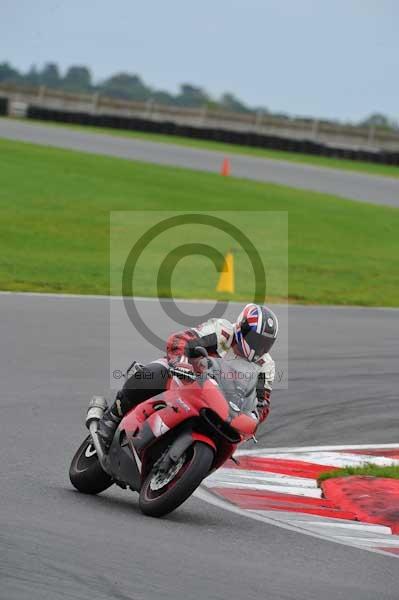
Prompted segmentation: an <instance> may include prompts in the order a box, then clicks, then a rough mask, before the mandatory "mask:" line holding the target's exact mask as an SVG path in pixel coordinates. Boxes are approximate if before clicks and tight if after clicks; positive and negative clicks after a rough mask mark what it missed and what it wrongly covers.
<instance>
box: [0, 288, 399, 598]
mask: <svg viewBox="0 0 399 600" xmlns="http://www.w3.org/2000/svg"><path fill="white" fill-rule="evenodd" d="M108 304H109V301H108V300H107V299H104V298H90V297H87V298H79V297H71V298H65V297H58V298H55V297H51V296H34V295H32V296H31V295H22V294H0V318H1V335H0V353H1V354H0V356H1V361H0V378H1V379H0V380H1V382H2V386H1V398H0V411H1V412H0V415H1V419H0V444H1V445H0V448H1V463H0V465H1V466H0V470H1V486H0V548H1V550H0V553H1V556H0V598H1V600H28V599H29V600H61V599H63V600H65V599H74V600H75V599H76V600H78V599H79V600H86V599H87V600H93V599H96V600H114V599H115V600H125V599H126V600H127V599H130V600H158V599H170V600H172V599H173V600H183V599H184V600H194V599H195V600H203V599H204V600H205V599H210V600H226V599H232V600H242V599H246V600H253V599H257V600H258V599H267V600H313V599H314V600H316V599H317V600H330V599H331V600H337V599H342V600H357V599H358V600H376V598H378V599H381V600H388V599H389V600H397V598H398V587H399V575H398V569H397V562H396V560H397V559H395V558H391V557H385V556H380V555H377V554H372V553H369V552H367V551H362V550H358V549H355V548H350V547H346V546H341V545H339V544H335V543H331V542H327V541H322V540H319V539H315V538H312V537H308V536H303V535H302V534H300V533H295V532H292V531H287V530H283V529H280V528H278V527H274V526H271V525H267V524H260V523H257V522H255V521H252V520H250V519H247V518H245V517H242V516H240V515H235V514H232V513H230V512H225V511H224V510H222V509H219V508H215V507H213V506H211V505H209V504H207V503H205V502H202V501H200V500H198V499H196V498H193V499H190V500H189V501H188V502H187V503H186V504H185V505H184V506H183V507H181V508H180V509H179V510H178V511H176V513H174V514H172V515H171V516H170V517H168V518H165V519H163V520H153V519H151V518H145V517H144V516H142V515H141V514H140V513H139V512H138V508H137V496H136V495H135V494H133V493H129V492H123V491H121V490H117V489H112V488H111V489H110V490H108V491H107V492H105V493H104V494H102V495H100V496H98V497H88V496H84V495H81V494H79V493H78V492H75V491H74V490H73V489H72V488H71V485H70V483H69V480H68V467H69V462H70V459H71V457H72V454H73V452H74V450H75V449H76V447H77V445H78V444H79V443H80V441H81V439H82V437H83V436H84V435H85V430H84V427H83V420H84V415H85V408H86V404H87V401H88V399H89V397H90V395H91V394H92V393H103V392H107V391H108V389H109V381H108V370H109V333H108V314H109V309H108ZM186 304H187V311H188V310H190V311H193V312H195V313H196V314H200V313H201V312H205V309H204V304H199V305H196V304H195V303H185V305H186ZM185 305H184V306H185ZM139 308H140V311H141V313H142V315H143V317H144V318H147V319H149V320H150V322H151V323H153V324H154V326H155V327H156V329H157V331H158V332H159V333H160V334H161V335H166V334H167V333H168V331H170V329H171V328H172V324H171V323H170V321H168V320H167V319H166V318H164V315H163V313H162V312H161V309H160V307H159V306H158V304H157V302H155V301H147V300H141V301H140V302H139ZM278 310H279V307H277V308H276V311H277V312H278ZM236 311H237V307H234V306H232V307H230V313H229V315H228V316H230V315H231V316H232V315H233V314H234V313H235V312H236ZM398 316H399V313H398V311H395V310H389V309H387V310H378V309H377V310H376V309H351V308H327V307H325V308H316V307H308V308H303V307H295V306H293V307H290V309H289V348H290V355H289V370H290V375H289V389H288V390H284V389H276V390H275V393H274V400H273V402H274V410H273V413H272V416H271V418H270V420H269V422H268V424H267V427H265V429H264V433H263V434H262V435H261V436H260V439H261V443H262V444H263V445H265V446H288V445H290V446H293V445H298V446H300V445H318V444H333V443H337V444H338V443H339V444H344V443H349V442H350V443H390V442H397V441H398V438H397V435H398V428H397V403H398V389H399V373H398V354H399V336H398V333H399V331H398ZM285 326H286V324H285ZM121 345H122V350H123V352H124V353H125V354H126V362H127V361H128V360H129V358H130V357H136V358H141V359H142V360H143V361H148V360H151V359H152V358H154V357H155V355H154V351H153V350H152V349H151V348H150V347H149V346H148V345H146V344H145V343H144V344H143V343H142V342H141V340H138V339H134V338H132V339H130V338H128V337H126V338H124V339H121ZM279 352H280V350H279V348H276V356H278V354H279Z"/></svg>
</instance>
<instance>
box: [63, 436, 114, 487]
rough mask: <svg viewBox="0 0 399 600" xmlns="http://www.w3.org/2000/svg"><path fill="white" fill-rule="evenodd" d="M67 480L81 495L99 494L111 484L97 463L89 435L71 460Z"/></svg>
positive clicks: (109, 478) (111, 481)
mask: <svg viewBox="0 0 399 600" xmlns="http://www.w3.org/2000/svg"><path fill="white" fill-rule="evenodd" d="M69 479H70V480H71V483H72V485H73V486H74V487H75V488H76V489H77V490H79V492H82V493H83V494H99V493H100V492H103V491H104V490H106V489H107V488H109V487H111V485H112V483H113V480H112V478H111V477H110V476H109V475H108V474H107V473H105V471H103V469H102V468H101V465H100V463H99V462H98V458H97V454H96V451H95V449H94V446H93V445H92V440H91V436H90V435H89V436H87V438H86V439H85V440H84V442H83V443H82V444H81V445H80V446H79V448H78V449H77V451H76V453H75V456H74V457H73V459H72V462H71V466H70V467H69Z"/></svg>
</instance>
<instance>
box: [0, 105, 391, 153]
mask: <svg viewBox="0 0 399 600" xmlns="http://www.w3.org/2000/svg"><path fill="white" fill-rule="evenodd" d="M1 100H2V99H1V98H0V114H2V113H1ZM27 117H28V118H29V119H40V120H43V121H55V122H59V123H73V124H79V125H92V126H95V127H109V128H111V129H123V130H130V131H143V132H146V133H160V134H163V135H177V136H182V137H188V138H193V139H199V140H211V141H217V142H226V143H228V144H236V145H238V146H252V147H255V148H266V149H270V150H282V151H285V152H300V153H304V154H313V155H317V156H327V157H330V158H341V159H349V160H358V161H359V160H360V161H367V162H373V163H380V164H386V165H399V152H387V151H379V152H378V151H376V152H373V151H368V150H361V149H351V148H339V147H333V146H330V145H329V146H327V145H324V144H320V143H317V142H312V141H310V140H301V139H289V138H285V137H284V138H283V137H278V136H274V135H261V134H258V133H252V132H245V131H231V130H227V129H215V128H205V127H193V126H187V125H180V124H178V123H173V122H170V121H153V120H149V119H148V120H147V119H142V118H135V117H120V116H115V115H106V114H100V115H98V114H90V113H84V112H72V111H63V110H53V109H48V108H40V107H37V106H33V105H30V106H29V107H28V110H27Z"/></svg>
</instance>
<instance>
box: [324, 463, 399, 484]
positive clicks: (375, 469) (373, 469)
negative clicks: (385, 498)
mask: <svg viewBox="0 0 399 600" xmlns="http://www.w3.org/2000/svg"><path fill="white" fill-rule="evenodd" d="M350 475H363V476H365V477H389V478H391V479H399V466H396V465H395V466H391V467H380V466H377V465H373V464H371V463H368V464H366V465H363V466H361V467H346V468H345V469H338V470H336V471H328V472H327V473H322V475H320V477H319V479H318V481H319V483H322V482H323V481H326V480H327V479H332V478H336V477H349V476H350Z"/></svg>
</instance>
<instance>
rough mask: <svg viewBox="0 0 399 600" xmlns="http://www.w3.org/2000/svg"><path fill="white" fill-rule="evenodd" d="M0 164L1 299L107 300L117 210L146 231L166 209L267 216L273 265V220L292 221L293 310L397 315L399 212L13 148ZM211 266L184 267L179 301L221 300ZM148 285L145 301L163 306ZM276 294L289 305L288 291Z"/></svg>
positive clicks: (264, 231)
mask: <svg viewBox="0 0 399 600" xmlns="http://www.w3.org/2000/svg"><path fill="white" fill-rule="evenodd" d="M0 165H1V168H0V220H1V236H0V289H3V290H21V291H28V290H29V291H43V292H44V291H49V292H65V293H83V294H89V293H92V294H107V293H108V292H109V213H110V211H143V210H146V211H148V216H147V219H148V222H147V224H146V223H144V224H143V226H148V227H149V226H150V225H151V223H152V220H153V218H154V216H153V215H154V214H158V213H159V211H161V210H174V211H187V210H197V211H215V210H230V211H255V210H256V211H266V212H265V215H264V219H254V220H253V222H252V223H250V226H251V231H252V232H253V239H254V240H260V241H259V244H260V250H261V252H263V253H264V254H266V255H267V251H268V250H267V248H268V247H267V240H268V236H269V237H270V236H271V233H272V232H273V226H272V225H270V224H269V223H268V214H267V211H279V212H280V213H281V212H282V213H284V212H285V211H286V212H287V213H288V218H289V231H288V259H289V266H288V276H289V289H288V297H289V300H290V301H291V302H300V303H317V304H352V305H363V306H367V305H370V306H381V305H384V306H399V269H398V263H397V261H398V259H397V257H398V251H399V237H398V235H397V232H398V230H399V211H398V210H397V209H394V208H390V207H380V206H374V205H371V204H370V205H369V204H366V203H359V202H352V201H349V200H342V199H340V198H335V197H333V196H328V195H325V194H318V193H312V192H307V191H304V190H296V189H292V188H288V187H284V186H278V185H272V184H263V183H258V182H251V181H247V180H241V179H235V178H233V177H231V178H225V177H220V176H218V175H215V174H208V173H198V172H195V171H189V170H184V169H178V168H169V167H162V166H157V165H149V164H145V163H136V162H132V161H128V160H123V159H116V158H111V157H102V156H96V155H90V154H83V153H79V152H73V151H69V150H58V149H53V148H46V147H41V146H36V145H30V144H25V143H21V142H11V141H5V140H0ZM237 214H239V212H237ZM245 218H246V217H245ZM242 225H243V227H244V226H247V225H248V223H246V222H245V223H244V222H243V224H242ZM121 237H123V232H122V233H121ZM262 244H263V245H262ZM222 249H223V248H222V247H221V248H220V250H222ZM225 249H226V248H225ZM162 252H164V248H162V247H158V248H157V247H155V248H154V252H153V254H152V255H151V256H150V259H149V262H148V264H149V265H150V266H151V265H159V264H160V261H161V260H162V259H163V255H162ZM238 258H239V257H238ZM203 261H204V262H203V263H201V264H199V265H198V268H197V269H196V270H192V269H190V265H188V264H186V262H185V261H182V262H181V264H179V265H178V267H177V268H176V270H175V274H174V278H173V293H174V295H175V296H181V297H184V298H207V297H209V298H210V297H215V292H214V290H215V285H216V275H214V273H213V271H212V273H210V270H209V262H205V259H203ZM243 264H244V263H243ZM144 266H145V265H144ZM277 266H278V265H277ZM237 268H238V271H240V269H241V270H242V269H244V266H240V262H239V260H238V264H237ZM141 274H142V276H138V277H137V279H136V282H135V283H136V288H135V293H136V294H137V295H143V296H147V295H154V294H155V291H154V288H153V287H152V282H151V277H148V273H147V271H146V269H145V268H144V269H143V270H142V271H141ZM247 286H248V283H247V281H246V278H245V273H243V276H240V277H237V289H236V293H235V294H234V295H233V296H232V297H231V299H234V300H246V299H247V298H248V295H249V294H248V287H247ZM269 294H270V296H271V297H273V298H279V297H281V296H283V297H284V290H282V288H280V287H279V282H277V284H276V286H275V287H274V288H272V289H271V290H269ZM269 299H270V298H269Z"/></svg>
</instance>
